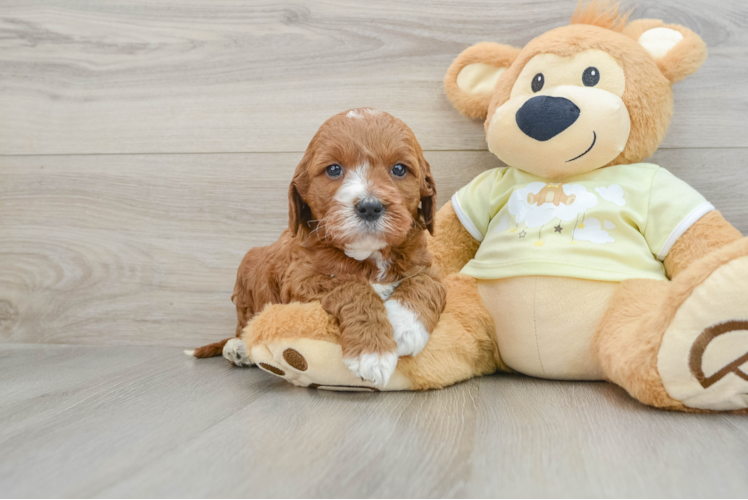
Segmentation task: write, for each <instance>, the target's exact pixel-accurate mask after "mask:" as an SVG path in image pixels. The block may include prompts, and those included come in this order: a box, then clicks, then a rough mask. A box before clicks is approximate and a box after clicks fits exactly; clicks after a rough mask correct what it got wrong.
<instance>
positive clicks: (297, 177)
mask: <svg viewBox="0 0 748 500" xmlns="http://www.w3.org/2000/svg"><path fill="white" fill-rule="evenodd" d="M308 168H309V154H308V153H306V154H304V157H303V158H302V159H301V162H300V163H299V164H298V166H297V167H296V172H295V173H294V175H293V180H291V185H290V186H289V187H288V228H289V229H290V230H291V232H292V233H293V234H294V235H296V234H298V233H299V228H301V229H302V230H307V231H308V230H309V225H308V223H309V221H311V220H312V210H311V209H310V208H309V205H307V203H306V201H304V197H305V196H306V194H307V192H308V190H309V173H308Z"/></svg>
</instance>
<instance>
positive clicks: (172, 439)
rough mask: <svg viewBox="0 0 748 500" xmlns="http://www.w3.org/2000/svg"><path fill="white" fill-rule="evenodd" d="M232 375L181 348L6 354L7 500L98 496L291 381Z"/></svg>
mask: <svg viewBox="0 0 748 500" xmlns="http://www.w3.org/2000/svg"><path fill="white" fill-rule="evenodd" d="M8 360H10V361H12V362H13V363H12V364H9V363H6V361H8ZM231 368H232V367H231V366H230V365H229V364H228V363H226V362H225V361H224V360H223V359H213V360H209V361H207V362H205V363H198V362H197V360H195V359H194V358H188V357H187V356H185V355H184V354H182V352H181V351H180V350H178V349H173V348H159V347H134V346H129V347H117V346H111V347H96V346H59V345H55V346H50V345H47V346H44V345H4V346H2V347H0V379H2V381H3V382H2V384H0V450H2V453H0V496H2V497H10V498H12V497H25V496H36V497H90V496H92V495H94V494H95V492H96V491H98V490H99V489H101V488H104V487H106V486H108V485H110V484H113V483H114V482H116V481H119V480H120V479H121V478H122V477H126V476H127V475H129V474H131V473H133V472H135V471H137V470H139V469H140V468H141V467H142V466H143V465H145V464H148V463H150V462H152V461H156V460H159V459H160V457H161V456H162V455H163V454H164V453H165V452H167V451H168V450H170V449H171V448H173V447H175V446H178V445H180V444H181V443H183V442H185V441H188V440H193V439H196V438H197V436H199V435H200V434H201V433H203V432H204V431H205V430H207V429H209V428H210V427H212V426H214V425H216V424H218V423H220V422H221V421H222V420H224V419H225V418H227V417H228V416H229V415H231V414H232V413H234V412H236V411H237V410H239V409H241V408H245V407H247V405H248V404H250V402H251V401H252V400H253V399H255V398H257V397H259V396H260V395H261V394H263V393H264V392H265V391H268V390H272V389H273V387H274V386H275V385H278V383H280V382H282V381H281V380H280V379H277V378H275V377H272V376H270V375H267V374H265V373H264V372H262V371H261V370H253V372H252V373H251V374H250V373H247V372H242V371H241V370H239V369H236V370H232V369H231ZM248 375H249V376H248ZM268 382H269V383H268Z"/></svg>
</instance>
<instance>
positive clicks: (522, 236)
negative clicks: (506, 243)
mask: <svg viewBox="0 0 748 500" xmlns="http://www.w3.org/2000/svg"><path fill="white" fill-rule="evenodd" d="M525 236H527V231H525V230H524V229H523V230H522V232H521V233H519V237H520V238H524V237H525Z"/></svg>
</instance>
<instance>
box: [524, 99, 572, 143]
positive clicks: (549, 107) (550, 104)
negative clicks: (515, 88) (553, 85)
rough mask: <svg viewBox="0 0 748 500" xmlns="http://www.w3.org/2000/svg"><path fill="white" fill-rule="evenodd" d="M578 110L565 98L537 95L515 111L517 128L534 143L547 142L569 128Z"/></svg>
mask: <svg viewBox="0 0 748 500" xmlns="http://www.w3.org/2000/svg"><path fill="white" fill-rule="evenodd" d="M577 118H579V108H578V107H577V105H576V104H574V103H573V102H571V101H570V100H568V99H566V98H565V97H551V96H549V95H539V96H537V97H533V98H532V99H530V100H528V101H527V102H526V103H525V104H523V105H522V107H521V108H519V111H517V126H518V127H519V129H520V130H521V131H522V132H524V133H525V134H527V135H528V136H530V137H532V138H533V139H535V140H536V141H547V140H548V139H552V138H554V137H556V136H557V135H558V134H560V133H561V132H563V131H564V130H566V129H567V128H569V127H571V124H572V123H574V122H575V121H577Z"/></svg>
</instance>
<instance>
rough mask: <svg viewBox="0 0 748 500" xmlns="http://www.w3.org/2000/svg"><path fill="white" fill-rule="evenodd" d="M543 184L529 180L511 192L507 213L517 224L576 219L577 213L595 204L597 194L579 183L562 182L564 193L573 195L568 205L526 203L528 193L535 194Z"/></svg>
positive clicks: (539, 224) (531, 224) (533, 225)
mask: <svg viewBox="0 0 748 500" xmlns="http://www.w3.org/2000/svg"><path fill="white" fill-rule="evenodd" d="M545 186H546V183H545V182H531V183H530V184H528V185H527V186H526V187H524V188H522V189H518V190H516V191H515V192H514V193H512V196H511V197H510V198H509V203H507V207H508V208H509V213H510V214H512V215H514V218H515V221H516V222H517V224H521V223H522V222H524V223H525V224H526V225H527V227H540V226H543V225H545V224H548V223H549V222H551V221H552V220H553V219H556V218H558V219H561V220H562V221H566V222H569V221H573V220H576V218H577V217H578V216H579V214H582V213H584V212H586V211H587V210H589V209H590V208H592V207H595V206H597V201H598V200H597V196H595V195H594V194H592V193H590V192H589V191H587V189H585V187H584V186H582V185H579V184H564V185H563V186H562V188H563V191H564V194H566V195H567V196H571V195H574V201H573V202H572V203H571V204H569V205H566V204H564V203H559V204H558V205H554V204H553V203H551V202H546V203H543V204H542V205H540V206H538V205H537V204H535V203H532V204H530V203H528V201H527V195H528V194H530V193H532V194H534V195H536V194H538V193H540V191H541V190H542V189H543V188H544V187H545Z"/></svg>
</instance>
